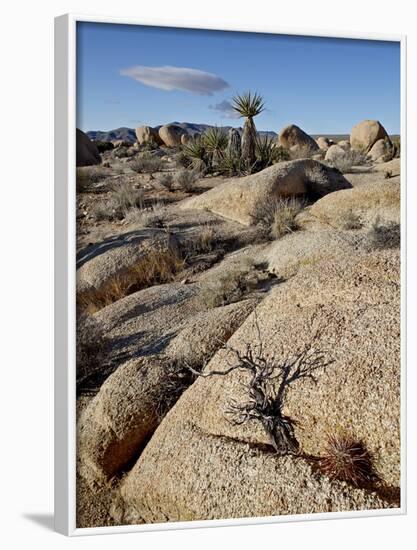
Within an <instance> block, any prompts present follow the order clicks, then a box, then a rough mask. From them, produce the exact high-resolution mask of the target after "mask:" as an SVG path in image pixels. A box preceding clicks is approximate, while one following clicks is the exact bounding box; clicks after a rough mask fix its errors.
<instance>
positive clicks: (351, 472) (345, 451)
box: [318, 433, 378, 486]
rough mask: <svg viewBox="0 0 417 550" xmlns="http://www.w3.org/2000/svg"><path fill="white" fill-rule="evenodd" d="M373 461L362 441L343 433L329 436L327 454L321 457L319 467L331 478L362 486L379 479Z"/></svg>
mask: <svg viewBox="0 0 417 550" xmlns="http://www.w3.org/2000/svg"><path fill="white" fill-rule="evenodd" d="M372 462H373V457H372V455H371V453H370V452H369V451H368V450H367V449H366V447H365V446H364V444H363V443H362V442H361V441H358V440H357V439H355V438H354V437H353V436H352V435H350V434H347V433H342V434H337V435H329V436H328V437H327V446H326V451H325V455H324V456H323V457H321V458H320V459H319V461H318V469H319V470H320V472H321V473H322V474H324V475H325V476H327V477H329V478H330V479H338V480H341V481H346V482H348V483H351V484H353V485H355V486H361V485H366V484H368V483H371V482H374V481H376V480H377V479H378V475H377V474H376V472H375V470H374V467H373V464H372Z"/></svg>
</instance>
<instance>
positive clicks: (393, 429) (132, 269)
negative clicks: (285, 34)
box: [76, 91, 400, 527]
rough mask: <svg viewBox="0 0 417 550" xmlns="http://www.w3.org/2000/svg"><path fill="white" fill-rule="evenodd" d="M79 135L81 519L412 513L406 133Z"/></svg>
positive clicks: (238, 104)
mask: <svg viewBox="0 0 417 550" xmlns="http://www.w3.org/2000/svg"><path fill="white" fill-rule="evenodd" d="M232 105H233V108H234V109H235V111H236V113H237V115H238V116H239V117H241V118H240V120H239V122H240V121H241V126H238V125H236V126H235V127H234V126H227V127H223V126H215V125H197V124H191V123H178V122H174V123H167V124H164V125H161V126H158V127H151V126H139V127H137V128H136V129H135V130H133V129H129V128H120V129H119V130H115V131H112V132H89V133H88V134H87V133H85V132H83V131H81V130H77V136H76V138H77V169H76V186H77V198H76V200H77V526H78V527H97V526H108V525H126V524H143V523H166V522H177V521H190V520H210V519H220V518H244V517H262V516H281V515H292V514H306V513H319V512H339V511H353V510H374V509H384V508H396V507H399V506H400V140H399V137H398V136H393V135H388V133H387V131H386V130H385V128H384V126H383V122H384V121H383V120H382V121H378V120H358V121H357V123H356V124H355V125H354V126H353V128H347V129H346V135H338V136H335V135H333V136H330V135H314V136H311V135H308V134H307V133H306V132H305V131H304V130H303V129H302V128H301V127H300V126H301V125H298V124H297V121H294V123H293V124H290V125H287V126H285V127H283V128H282V129H280V130H279V128H278V129H276V130H277V131H276V133H275V132H274V131H269V132H266V131H264V132H258V131H257V129H256V117H257V116H258V115H259V114H260V113H261V112H262V111H263V110H264V109H265V108H267V104H266V101H265V100H264V98H263V97H262V96H261V95H259V94H258V93H256V92H254V91H253V92H242V93H241V94H236V95H235V96H234V98H233V104H232Z"/></svg>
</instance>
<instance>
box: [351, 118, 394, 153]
mask: <svg viewBox="0 0 417 550" xmlns="http://www.w3.org/2000/svg"><path fill="white" fill-rule="evenodd" d="M385 138H386V139H388V141H389V142H390V143H391V141H390V139H389V137H388V134H387V132H386V130H385V128H384V127H383V126H382V124H381V123H380V122H379V121H378V120H363V121H362V122H359V124H356V126H354V127H353V128H352V131H351V133H350V144H351V146H352V148H353V149H357V150H359V151H361V152H363V153H369V151H370V150H371V148H372V146H373V145H374V144H375V143H376V142H377V141H378V140H379V139H385Z"/></svg>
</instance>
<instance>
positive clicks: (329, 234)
mask: <svg viewBox="0 0 417 550" xmlns="http://www.w3.org/2000/svg"><path fill="white" fill-rule="evenodd" d="M357 245H358V236H357V235H354V234H353V233H352V231H338V230H336V229H333V228H328V227H327V228H325V229H323V230H321V231H296V232H295V233H290V234H289V235H286V236H285V237H283V238H281V239H278V240H277V241H274V242H273V243H272V244H270V245H269V246H268V247H267V249H266V250H265V251H264V252H263V257H264V259H265V261H266V262H267V264H268V269H269V271H270V272H272V273H274V274H275V275H276V276H277V277H278V279H280V280H287V279H290V278H291V277H294V275H296V274H297V273H298V272H299V271H300V270H303V269H305V268H310V267H311V266H314V265H317V264H319V263H320V262H322V261H323V260H329V259H332V260H333V261H335V260H336V259H337V258H341V259H343V258H344V257H346V256H349V255H351V254H354V253H355V251H356V249H357Z"/></svg>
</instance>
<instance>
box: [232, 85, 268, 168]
mask: <svg viewBox="0 0 417 550" xmlns="http://www.w3.org/2000/svg"><path fill="white" fill-rule="evenodd" d="M232 106H233V109H234V110H235V111H236V112H237V113H239V115H240V116H242V117H245V118H246V120H245V124H244V126H243V133H242V159H243V160H244V161H245V163H246V164H247V165H248V166H249V165H252V164H253V163H254V162H255V159H256V154H255V153H256V151H255V148H256V126H255V123H254V121H253V118H254V117H255V116H257V115H259V114H260V113H262V111H263V110H264V109H265V104H264V100H263V98H262V96H261V95H259V94H258V93H256V92H255V93H254V94H252V93H251V92H246V93H244V94H243V95H239V94H237V95H236V97H234V98H233V104H232Z"/></svg>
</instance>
